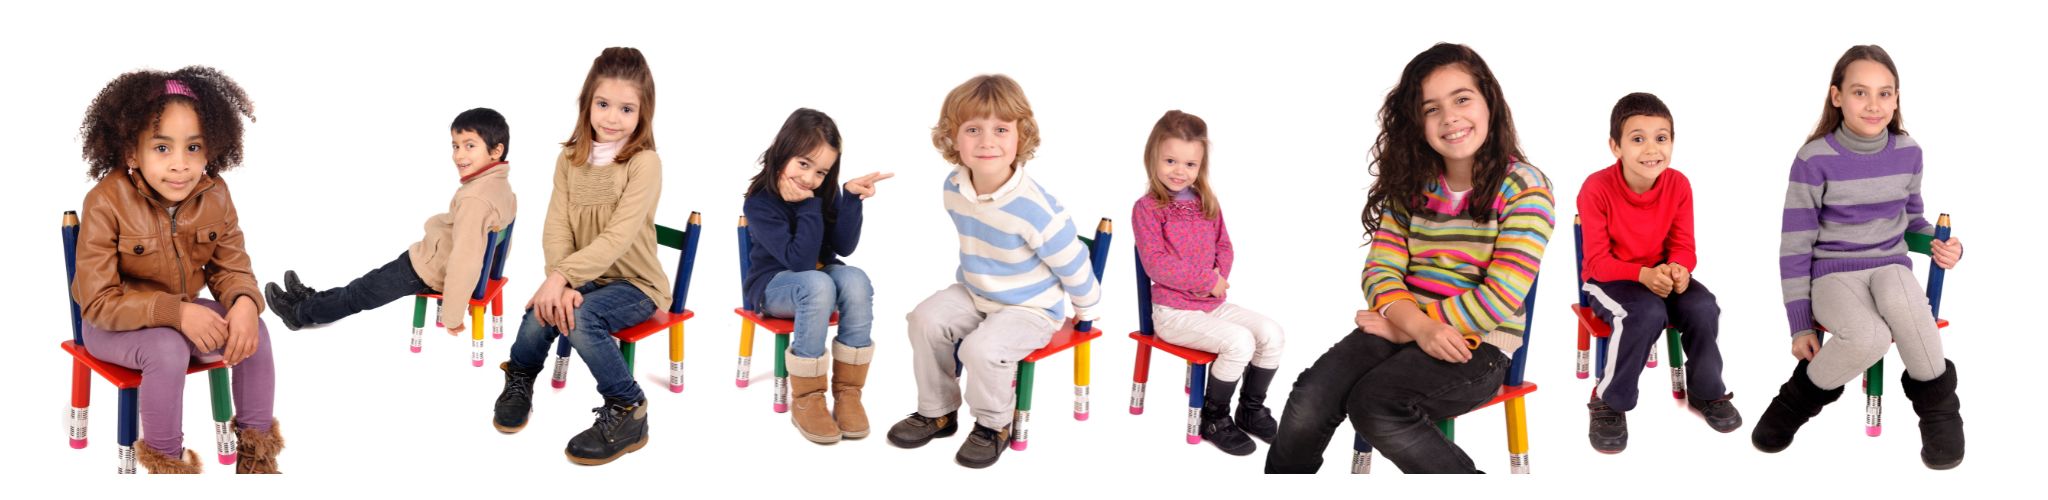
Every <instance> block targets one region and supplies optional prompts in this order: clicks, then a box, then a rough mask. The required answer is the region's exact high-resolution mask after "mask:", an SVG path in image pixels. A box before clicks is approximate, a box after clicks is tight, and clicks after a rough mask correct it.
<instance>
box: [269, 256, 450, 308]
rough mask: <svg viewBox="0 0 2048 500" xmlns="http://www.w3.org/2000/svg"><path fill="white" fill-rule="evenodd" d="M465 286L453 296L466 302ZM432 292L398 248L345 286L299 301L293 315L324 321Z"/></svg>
mask: <svg viewBox="0 0 2048 500" xmlns="http://www.w3.org/2000/svg"><path fill="white" fill-rule="evenodd" d="M471 286H475V285H471ZM468 290H469V289H468V288H465V289H463V290H462V291H458V292H456V293H455V296H456V297H457V300H458V301H461V302H462V303H464V304H467V303H468V302H467V301H466V300H464V299H467V298H468V297H469V292H468ZM433 292H434V289H433V288H428V287H427V282H425V281H421V280H420V276H419V273H415V272H413V270H412V257H411V256H410V255H408V252H399V253H398V258H397V259H392V260H391V262H389V263H386V264H384V265H383V266H380V267H378V268H376V269H371V270H370V272H368V273H364V274H363V276H362V277H360V278H356V279H355V280H354V281H350V282H348V286H344V287H339V288H329V289H327V290H325V291H321V292H318V293H314V294H313V295H312V296H310V297H306V300H302V301H299V308H298V314H299V317H298V318H295V319H297V320H298V321H299V323H302V324H306V325H325V324H328V323H333V322H336V321H341V319H342V318H346V317H349V316H351V315H354V314H356V313H359V312H363V311H368V310H371V309H376V308H378V307H380V306H383V305H384V304H389V303H391V301H394V300H398V299H403V298H406V297H411V296H413V295H415V294H421V293H433Z"/></svg>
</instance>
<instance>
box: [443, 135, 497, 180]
mask: <svg viewBox="0 0 2048 500" xmlns="http://www.w3.org/2000/svg"><path fill="white" fill-rule="evenodd" d="M448 146H449V148H450V149H452V150H453V153H452V154H453V155H454V156H453V159H454V160H455V171H456V173H457V174H458V175H461V176H463V177H469V176H471V175H474V174H476V173H477V171H480V170H483V169H484V167H486V166H489V165H490V164H492V163H496V162H497V161H498V160H499V159H501V158H503V157H504V154H505V145H503V144H499V145H498V146H497V147H489V146H488V145H486V144H484V138H483V136H480V135H477V133H476V131H474V130H457V131H452V132H449V133H448Z"/></svg>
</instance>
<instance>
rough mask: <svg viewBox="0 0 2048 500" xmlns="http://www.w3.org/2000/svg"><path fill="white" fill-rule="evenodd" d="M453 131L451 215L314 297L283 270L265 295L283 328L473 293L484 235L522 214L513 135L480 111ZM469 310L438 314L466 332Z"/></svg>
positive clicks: (463, 117)
mask: <svg viewBox="0 0 2048 500" xmlns="http://www.w3.org/2000/svg"><path fill="white" fill-rule="evenodd" d="M448 134H449V139H450V140H449V146H450V147H451V148H452V149H453V150H454V153H453V155H454V156H453V158H454V161H455V169H456V173H457V175H458V176H460V179H461V181H462V184H461V186H460V187H457V188H456V189H455V196H454V197H453V199H451V200H449V201H448V212H447V213H440V214H434V216H433V217H428V218H427V223H426V228H425V229H426V235H425V236H424V237H422V238H420V241H419V242H418V243H414V244H413V245H412V248H409V249H407V250H406V251H405V252H402V253H400V254H398V258H397V259H394V260H392V261H391V262H390V263H388V264H384V266H383V267H379V268H377V269H373V270H370V272H369V273H367V274H364V275H363V276H362V277H360V278H356V279H355V280H354V281H350V282H349V284H348V286H344V287H340V288H333V289H328V290H327V291H321V292H316V291H314V290H313V289H312V288H311V287H308V286H306V285H305V284H303V283H300V282H299V275H298V273H296V272H293V271H285V272H284V286H283V287H279V286H278V284H277V283H270V284H268V285H266V286H265V287H264V295H265V296H266V297H265V298H266V299H267V300H268V301H269V303H270V310H271V311H272V312H274V313H276V314H277V317H278V318H279V319H282V320H284V326H285V327H286V328H290V329H292V330H298V329H299V328H301V327H305V326H315V325H324V324H327V323H333V322H335V321H340V320H341V319H342V318H346V317H348V316H349V315H353V314H355V313H359V312H363V311H367V310H370V309H375V308H377V307H378V306H382V305H384V304H388V303H390V302H391V301H394V300H398V299H401V298H404V297H409V296H412V295H415V294H421V293H434V292H435V291H449V290H452V292H453V293H455V295H457V296H459V297H460V296H468V295H469V291H470V290H471V288H472V287H475V286H476V283H477V280H478V279H480V278H481V276H482V274H483V260H484V249H485V248H484V247H486V246H488V245H489V244H490V241H489V236H488V234H487V233H489V232H491V231H494V230H497V229H502V228H504V227H506V226H507V225H509V224H511V223H512V219H513V218H514V217H515V216H517V215H518V204H517V198H516V197H514V196H513V194H512V184H511V183H510V182H508V180H507V178H508V177H509V176H510V173H511V170H512V166H511V165H510V164H508V163H505V161H504V159H505V155H506V153H507V151H508V150H510V149H511V144H510V141H511V135H512V133H511V129H510V127H508V126H506V124H505V117H504V116H502V115H499V114H498V112H497V111H492V110H491V109H489V108H476V109H472V110H469V111H464V112H462V114H460V115H456V116H455V122H454V123H453V124H450V125H449V127H448ZM467 311H468V308H467V307H445V308H442V309H441V317H440V323H441V324H442V325H444V326H446V327H447V328H448V334H449V335H455V334H459V333H462V332H463V330H464V326H463V318H464V317H465V316H467V314H465V313H466V312H467ZM478 327H479V328H481V327H482V325H478Z"/></svg>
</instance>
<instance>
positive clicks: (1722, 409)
mask: <svg viewBox="0 0 2048 500" xmlns="http://www.w3.org/2000/svg"><path fill="white" fill-rule="evenodd" d="M1676 137H1677V129H1676V126H1675V125H1673V123H1672V119H1671V109H1670V108H1667V107H1665V106H1664V101H1662V100H1659V99H1657V96H1654V95H1650V94H1644V93H1634V94H1629V95H1627V96H1624V97H1622V98H1621V101H1619V102H1616V103H1614V112H1613V114H1612V116H1611V117H1610V119H1609V120H1608V122H1607V148H1608V149H1609V150H1612V151H1613V152H1614V158H1615V161H1614V165H1613V166H1610V167H1607V168H1605V169H1601V170H1600V171H1599V172H1594V173H1593V175H1590V176H1587V177H1586V184H1585V186H1584V187H1582V188H1580V189H1579V219H1580V226H1581V227H1582V228H1583V229H1584V231H1585V233H1584V236H1585V238H1584V246H1585V248H1584V251H1585V254H1584V255H1581V256H1580V257H1579V258H1581V259H1583V260H1584V266H1582V267H1583V273H1582V274H1581V275H1580V276H1579V280H1580V281H1583V282H1585V287H1584V289H1585V292H1586V294H1587V296H1589V297H1592V299H1593V301H1592V304H1593V312H1594V314H1596V315H1598V316H1599V317H1600V320H1601V321H1605V322H1607V323H1608V324H1611V325H1613V327H1614V333H1613V335H1612V336H1611V337H1609V340H1608V342H1609V343H1611V344H1613V345H1612V347H1613V349H1609V350H1608V351H1607V360H1606V363H1607V369H1609V370H1613V371H1612V372H1610V373H1608V374H1607V376H1605V377H1601V379H1600V381H1599V383H1598V385H1596V386H1594V388H1593V398H1592V401H1591V402H1589V403H1587V404H1586V407H1587V408H1588V409H1589V411H1590V423H1589V424H1588V425H1589V429H1588V430H1587V433H1586V436H1587V439H1588V440H1590V441H1591V442H1592V444H1593V449H1594V450H1597V451H1599V452H1601V453H1620V452H1621V451H1622V450H1623V449H1625V448H1627V447H1628V417H1627V415H1625V414H1624V413H1623V412H1626V411H1629V410H1631V409H1634V408H1635V407H1636V377H1639V376H1641V375H1642V374H1643V364H1642V363H1639V362H1634V361H1631V362H1625V363H1624V362H1621V361H1620V360H1640V359H1643V358H1645V357H1648V356H1649V355H1650V349H1651V347H1652V346H1654V345H1655V344H1656V343H1657V338H1658V337H1661V336H1663V331H1664V326H1665V325H1667V324H1669V325H1671V326H1675V327H1677V328H1678V330H1679V331H1680V332H1681V333H1680V335H1681V337H1682V342H1683V344H1684V348H1685V355H1686V357H1687V358H1690V359H1689V360H1688V361H1686V365H1685V373H1686V386H1687V387H1686V394H1687V395H1688V397H1687V401H1686V403H1687V404H1688V405H1690V406H1691V407H1692V408H1693V409H1694V410H1698V411H1699V412H1700V416H1701V417H1704V418H1705V419H1706V421H1707V425H1708V426H1709V427H1712V428H1713V429H1714V430H1716V431H1720V432H1734V431H1735V429H1736V428H1739V427H1742V415H1741V414H1740V413H1738V412H1736V411H1735V405H1734V404H1731V403H1729V399H1730V398H1731V397H1732V395H1730V394H1728V393H1727V388H1726V387H1724V386H1723V385H1722V384H1721V350H1720V347H1719V346H1718V344H1717V343H1716V340H1715V339H1716V338H1717V337H1718V336H1719V332H1720V317H1721V307H1720V306H1719V305H1716V303H1715V302H1714V294H1713V292H1709V291H1707V287H1706V285H1703V284H1700V282H1698V281H1695V280H1693V279H1692V270H1693V269H1695V268H1696V266H1697V263H1698V260H1699V256H1698V255H1697V254H1696V253H1695V252H1694V251H1693V248H1694V247H1693V229H1692V183H1691V182H1690V181H1687V180H1686V178H1685V174H1683V173H1680V172H1679V171H1677V170H1671V169H1670V166H1671V149H1672V142H1673V141H1674V140H1676Z"/></svg>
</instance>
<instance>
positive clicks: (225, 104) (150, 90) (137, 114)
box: [78, 66, 256, 180]
mask: <svg viewBox="0 0 2048 500" xmlns="http://www.w3.org/2000/svg"><path fill="white" fill-rule="evenodd" d="M166 80H177V81H178V82H179V83H182V84H184V86H185V88H186V89H188V90H190V91H191V92H192V96H191V97H187V96H184V95H179V94H168V93H166V92H165V91H164V90H165V85H164V81H166ZM173 102H182V103H185V104H186V105H189V106H192V111H193V112H194V113H195V114H197V115H199V128H200V130H201V133H202V134H203V135H204V137H205V141H206V175H219V174H220V172H221V171H224V170H228V169H232V168H235V166H236V165H240V164H241V163H242V121H241V120H240V118H241V117H244V116H246V117H248V118H249V121H255V120H256V108H255V104H253V103H251V102H249V95H248V94H247V93H244V92H243V91H242V87H241V86H239V85H236V84H235V80H234V79H232V78H228V76H227V75H224V74H221V72H220V70H216V69H213V68H209V67H205V66H186V67H185V68H184V69H180V70H178V71H176V72H173V73H165V72H162V71H154V70H142V71H134V72H130V73H126V74H122V75H121V76H118V77H114V81H111V82H107V87H106V88H103V89H100V95H99V96H97V97H94V98H93V99H92V105H91V106H87V107H86V108H85V122H84V123H83V124H80V125H79V126H78V135H79V137H80V138H82V139H83V140H84V142H85V151H84V154H83V156H84V158H85V163H86V171H85V175H86V176H87V177H90V178H92V179H93V180H99V179H100V178H102V177H106V176H107V174H109V173H113V172H119V171H123V170H126V169H127V168H128V156H129V154H131V153H133V150H134V149H135V146H136V144H137V141H138V139H137V138H139V137H141V136H142V134H144V133H147V132H149V131H151V130H155V129H156V126H157V119H158V117H160V116H162V114H163V110H164V106H168V105H170V104H171V103H173ZM238 115H239V116H238Z"/></svg>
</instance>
